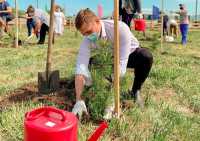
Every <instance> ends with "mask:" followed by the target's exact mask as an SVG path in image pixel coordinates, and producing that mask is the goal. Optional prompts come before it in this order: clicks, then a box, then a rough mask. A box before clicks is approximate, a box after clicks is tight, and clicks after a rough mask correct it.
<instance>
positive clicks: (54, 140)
mask: <svg viewBox="0 0 200 141" xmlns="http://www.w3.org/2000/svg"><path fill="white" fill-rule="evenodd" d="M77 132H78V131H77V118H76V116H75V115H74V114H72V113H69V112H66V111H63V110H59V109H56V108H54V107H43V108H39V109H36V110H33V111H31V112H28V113H26V115H25V121H24V141H77Z"/></svg>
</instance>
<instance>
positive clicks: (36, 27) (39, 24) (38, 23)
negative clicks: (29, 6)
mask: <svg viewBox="0 0 200 141" xmlns="http://www.w3.org/2000/svg"><path fill="white" fill-rule="evenodd" d="M33 20H34V21H35V28H34V34H37V33H38V31H39V30H40V28H41V21H40V19H39V18H37V17H34V18H33Z"/></svg>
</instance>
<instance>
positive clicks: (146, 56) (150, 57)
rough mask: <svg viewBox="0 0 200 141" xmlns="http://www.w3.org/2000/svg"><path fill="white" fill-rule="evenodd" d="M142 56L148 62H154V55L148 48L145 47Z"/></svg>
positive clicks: (150, 63)
mask: <svg viewBox="0 0 200 141" xmlns="http://www.w3.org/2000/svg"><path fill="white" fill-rule="evenodd" d="M142 56H143V58H144V60H145V62H146V63H148V64H149V65H152V64H153V55H152V53H151V52H150V51H149V50H148V49H146V48H143V51H142Z"/></svg>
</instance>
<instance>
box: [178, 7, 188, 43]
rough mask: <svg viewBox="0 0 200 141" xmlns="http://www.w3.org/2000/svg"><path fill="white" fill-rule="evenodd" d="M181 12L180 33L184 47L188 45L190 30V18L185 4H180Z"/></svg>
mask: <svg viewBox="0 0 200 141" xmlns="http://www.w3.org/2000/svg"><path fill="white" fill-rule="evenodd" d="M179 8H180V11H179V12H178V14H180V31H181V35H182V40H181V43H182V45H186V44H187V35H188V28H189V17H188V12H187V9H186V6H185V5H184V4H179Z"/></svg>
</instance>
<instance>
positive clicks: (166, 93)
mask: <svg viewBox="0 0 200 141" xmlns="http://www.w3.org/2000/svg"><path fill="white" fill-rule="evenodd" d="M175 97H176V93H175V91H174V90H172V89H162V90H156V91H155V93H154V96H153V98H154V99H155V100H156V101H157V102H160V101H168V102H169V103H174V102H175Z"/></svg>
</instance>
